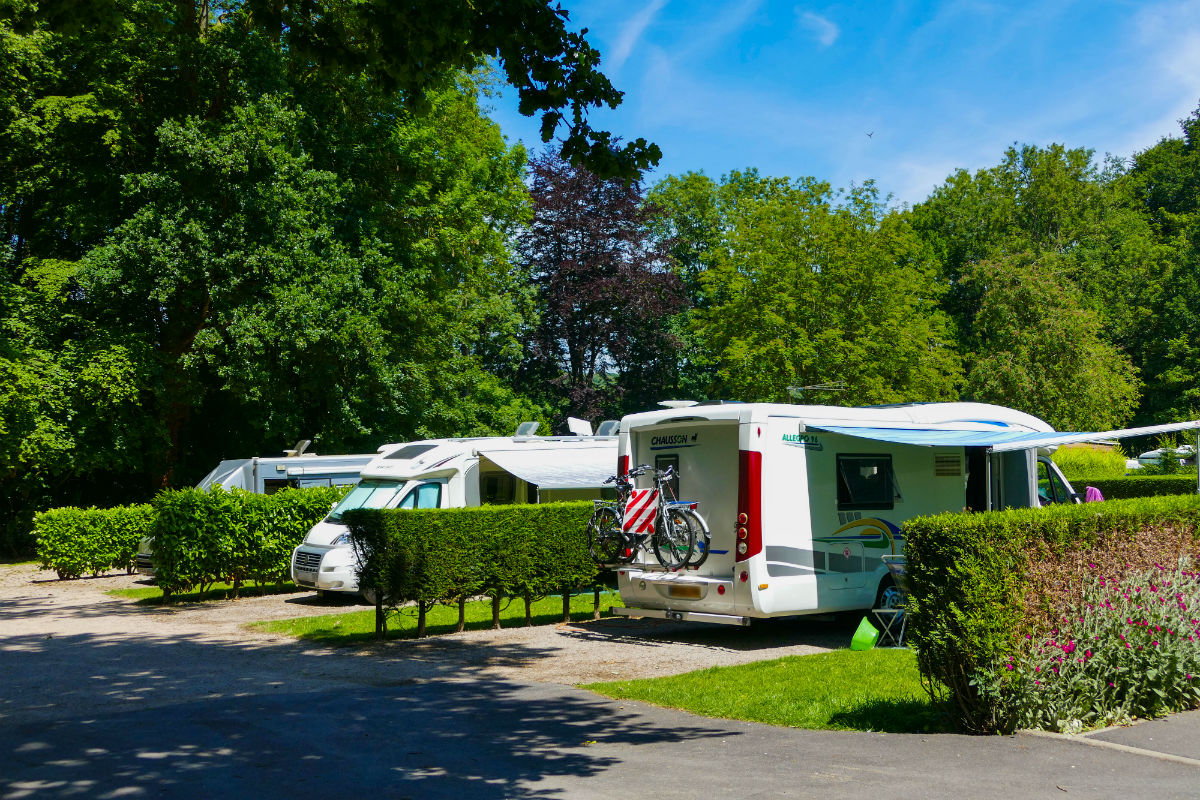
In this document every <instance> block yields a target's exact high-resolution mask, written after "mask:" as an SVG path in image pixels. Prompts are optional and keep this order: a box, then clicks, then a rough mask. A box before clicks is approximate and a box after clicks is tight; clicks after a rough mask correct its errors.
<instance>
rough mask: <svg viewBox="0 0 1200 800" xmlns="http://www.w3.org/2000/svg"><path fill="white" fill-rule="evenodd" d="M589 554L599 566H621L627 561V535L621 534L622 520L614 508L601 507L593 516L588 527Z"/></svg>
mask: <svg viewBox="0 0 1200 800" xmlns="http://www.w3.org/2000/svg"><path fill="white" fill-rule="evenodd" d="M587 542H588V552H590V553H591V554H592V558H593V559H594V560H595V562H596V563H597V564H620V563H622V562H623V561H626V560H627V559H626V558H625V557H624V556H625V555H626V552H625V551H626V550H627V549H628V548H627V545H626V543H625V534H624V533H622V532H621V518H620V517H618V516H617V510H616V509H615V508H613V507H612V506H600V507H599V508H597V509H596V511H595V513H593V514H592V518H591V519H590V520H589V521H588V526H587Z"/></svg>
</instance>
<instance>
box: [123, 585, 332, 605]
mask: <svg viewBox="0 0 1200 800" xmlns="http://www.w3.org/2000/svg"><path fill="white" fill-rule="evenodd" d="M302 591H309V590H308V589H301V588H300V587H298V586H296V584H294V583H292V582H291V581H284V582H283V583H281V584H274V583H268V584H266V585H265V586H263V588H262V591H260V590H259V588H258V584H257V583H254V582H253V581H251V582H250V583H243V584H242V588H241V590H240V591H239V592H238V594H239V596H240V597H258V596H259V595H260V594H291V593H292V592H302ZM106 594H109V595H112V596H113V597H126V598H129V599H130V600H137V601H138V605H143V606H156V605H161V604H162V601H163V599H162V589H160V588H158V587H157V586H135V587H133V588H131V589H110V590H109V591H108V592H106ZM231 597H233V584H230V583H216V584H213V586H212V588H211V589H209V590H208V591H206V592H203V593H201V592H199V591H195V592H179V593H177V594H173V595H171V602H172V603H197V602H201V601H204V600H227V599H229V598H231Z"/></svg>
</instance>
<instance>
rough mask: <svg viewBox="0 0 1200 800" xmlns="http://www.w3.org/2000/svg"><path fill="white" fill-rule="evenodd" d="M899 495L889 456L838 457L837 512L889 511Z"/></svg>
mask: <svg viewBox="0 0 1200 800" xmlns="http://www.w3.org/2000/svg"><path fill="white" fill-rule="evenodd" d="M899 496H900V492H899V490H898V489H897V488H896V481H895V477H894V475H893V473H892V457H891V456H890V455H878V456H875V455H858V454H854V455H839V456H838V457H837V500H838V511H856V510H859V509H863V510H865V509H872V510H874V509H888V508H892V507H894V506H895V504H896V499H897V498H899Z"/></svg>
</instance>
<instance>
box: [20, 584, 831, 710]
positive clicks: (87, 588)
mask: <svg viewBox="0 0 1200 800" xmlns="http://www.w3.org/2000/svg"><path fill="white" fill-rule="evenodd" d="M141 580H142V579H141V578H140V577H139V576H136V575H124V574H116V573H113V574H110V575H106V576H101V577H97V578H81V579H76V580H68V581H61V580H58V579H57V578H56V577H55V576H54V573H52V572H46V571H40V570H38V569H37V567H36V566H34V565H0V673H3V674H5V675H6V676H12V677H11V679H9V678H7V677H6V680H7V681H9V683H8V685H7V687H6V691H5V692H4V693H3V695H0V719H3V718H5V717H10V718H11V717H12V716H14V715H15V716H16V717H18V718H24V717H27V716H29V715H33V716H35V717H36V716H39V715H45V716H50V717H53V716H56V715H59V714H61V713H64V712H65V711H75V712H77V711H78V710H79V709H80V708H81V707H84V706H85V704H93V703H100V704H103V703H105V702H136V703H139V704H141V705H153V704H155V703H157V702H160V701H161V702H164V703H166V702H179V700H180V699H181V697H187V696H195V697H197V698H206V697H211V696H213V695H214V694H228V693H230V692H231V691H234V690H235V689H236V688H238V687H244V688H251V687H252V688H254V689H256V690H257V689H260V688H261V687H263V686H268V687H274V686H278V687H280V688H284V687H286V688H287V689H288V690H303V686H305V685H313V686H316V685H321V684H322V682H325V681H328V680H329V679H339V680H348V681H352V682H357V683H362V684H368V685H392V684H396V683H402V682H411V681H422V680H428V679H443V680H444V679H451V680H461V679H478V678H481V677H487V678H494V679H503V680H517V681H522V682H540V683H557V684H568V685H574V684H578V683H587V682H590V681H598V680H613V679H617V678H632V677H650V676H657V675H668V674H676V673H681V672H687V671H689V670H694V669H701V668H704V667H710V666H714V665H721V664H738V663H744V662H748V661H757V660H761V659H769V658H777V657H779V656H784V655H793V654H807V653H815V652H821V651H825V650H829V649H832V648H834V647H839V646H844V645H845V644H846V643H847V642H848V641H849V638H850V633H851V630H850V629H849V628H847V627H846V625H845V623H842V624H838V623H834V622H829V621H817V620H807V621H805V620H800V621H772V622H768V623H765V624H763V625H761V626H759V625H756V626H755V627H753V628H750V629H745V628H733V627H726V626H712V625H702V624H696V623H675V622H667V621H663V620H640V619H639V620H630V619H624V618H608V619H603V620H600V621H597V622H584V623H573V624H557V625H546V626H539V627H533V628H509V629H505V630H500V631H473V632H466V633H461V634H451V635H446V636H439V637H433V638H429V639H424V640H420V641H416V640H406V641H395V642H388V643H386V644H369V645H361V646H353V647H328V646H321V645H313V644H308V643H305V642H300V641H297V640H295V639H292V638H290V637H285V636H281V635H278V634H270V633H264V632H261V631H255V630H251V629H249V628H247V627H246V623H248V622H252V621H256V620H265V619H280V618H287V617H300V616H308V615H315V614H329V613H340V612H345V611H350V610H354V609H355V606H354V605H353V604H350V603H347V602H346V601H343V600H323V599H318V598H317V597H316V595H315V594H312V593H299V594H290V595H276V596H272V597H243V598H240V599H237V600H225V601H216V602H208V603H185V604H178V605H175V606H169V607H157V606H140V605H137V604H136V603H135V602H134V601H132V600H127V599H123V598H117V597H111V596H109V595H107V594H106V592H107V591H109V590H111V589H115V588H124V587H131V586H138V585H142V584H141V583H140V581H141ZM359 607H360V608H361V606H359ZM46 695H49V696H46Z"/></svg>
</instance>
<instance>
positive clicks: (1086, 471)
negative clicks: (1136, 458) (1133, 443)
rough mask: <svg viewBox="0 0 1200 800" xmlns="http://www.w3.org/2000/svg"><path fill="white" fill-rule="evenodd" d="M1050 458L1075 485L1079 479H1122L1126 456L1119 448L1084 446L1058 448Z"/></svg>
mask: <svg viewBox="0 0 1200 800" xmlns="http://www.w3.org/2000/svg"><path fill="white" fill-rule="evenodd" d="M1050 458H1051V459H1052V460H1053V461H1054V463H1055V464H1057V465H1058V468H1059V469H1061V470H1062V473H1063V475H1065V476H1066V478H1067V480H1069V481H1071V482H1072V483H1075V481H1076V480H1081V479H1088V480H1091V479H1098V478H1120V477H1122V476H1123V475H1124V474H1125V461H1126V459H1127V456H1126V455H1125V453H1124V452H1122V450H1121V448H1119V447H1116V448H1112V449H1109V448H1100V447H1095V446H1093V445H1086V444H1084V445H1064V446H1062V447H1059V448H1058V449H1057V450H1055V451H1054V454H1053V455H1051V456H1050ZM1092 485H1093V486H1094V485H1095V484H1092ZM1075 488H1076V489H1080V488H1081V487H1078V486H1077V487H1075ZM1105 496H1106V497H1107V495H1105Z"/></svg>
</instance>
